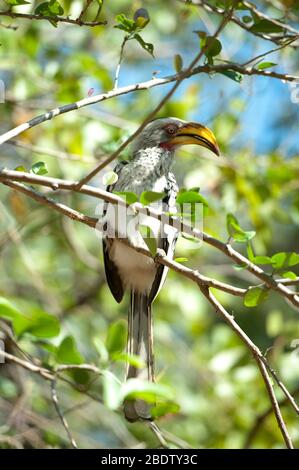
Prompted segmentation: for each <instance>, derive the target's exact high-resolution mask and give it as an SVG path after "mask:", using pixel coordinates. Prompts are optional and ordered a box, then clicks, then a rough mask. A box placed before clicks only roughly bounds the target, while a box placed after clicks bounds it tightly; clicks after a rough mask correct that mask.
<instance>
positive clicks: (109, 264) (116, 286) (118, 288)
mask: <svg viewBox="0 0 299 470" xmlns="http://www.w3.org/2000/svg"><path fill="white" fill-rule="evenodd" d="M127 163H128V162H126V161H123V162H120V163H118V164H117V165H116V167H115V168H114V170H113V171H114V173H116V174H117V175H118V176H119V175H120V173H121V170H122V169H123V167H124V166H125V165H126V164H127ZM113 189H114V184H110V185H109V186H107V188H106V191H109V192H112V191H113ZM107 206H108V203H107V202H105V204H104V209H103V218H105V216H106V213H107ZM103 229H104V232H105V231H106V229H107V222H105V224H104V227H103ZM111 244H112V240H111V238H109V237H107V236H104V237H103V256H104V266H105V273H106V279H107V282H108V286H109V288H110V290H111V293H112V295H113V297H114V298H115V300H116V302H118V303H120V302H121V301H122V298H123V296H124V286H123V283H122V280H121V277H120V275H119V272H118V269H117V266H116V265H115V263H114V262H113V261H112V260H111V259H110V257H109V248H110V247H111Z"/></svg>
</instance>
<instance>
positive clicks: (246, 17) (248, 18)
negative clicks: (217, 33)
mask: <svg viewBox="0 0 299 470" xmlns="http://www.w3.org/2000/svg"><path fill="white" fill-rule="evenodd" d="M242 21H243V23H251V22H252V21H253V18H252V16H249V15H244V16H242Z"/></svg>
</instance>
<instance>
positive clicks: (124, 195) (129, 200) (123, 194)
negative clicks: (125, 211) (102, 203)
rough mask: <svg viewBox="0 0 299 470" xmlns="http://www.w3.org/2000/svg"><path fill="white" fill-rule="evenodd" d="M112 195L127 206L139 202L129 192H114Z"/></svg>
mask: <svg viewBox="0 0 299 470" xmlns="http://www.w3.org/2000/svg"><path fill="white" fill-rule="evenodd" d="M114 194H117V195H118V196H120V197H121V198H122V199H123V200H124V201H125V202H126V203H127V204H134V203H135V202H138V201H139V197H138V196H137V194H135V193H133V192H131V191H114Z"/></svg>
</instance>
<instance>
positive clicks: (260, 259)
mask: <svg viewBox="0 0 299 470" xmlns="http://www.w3.org/2000/svg"><path fill="white" fill-rule="evenodd" d="M247 254H248V258H249V260H250V261H251V262H252V263H255V264H272V260H271V258H270V256H254V253H253V250H252V246H251V243H250V242H249V243H248V245H247Z"/></svg>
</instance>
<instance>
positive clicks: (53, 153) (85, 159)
mask: <svg viewBox="0 0 299 470" xmlns="http://www.w3.org/2000/svg"><path fill="white" fill-rule="evenodd" d="M6 143H7V144H8V145H13V146H14V147H19V148H22V149H24V150H28V151H30V152H34V153H39V154H42V155H48V156H49V157H55V158H59V159H61V160H71V161H77V162H81V163H95V162H96V159H95V158H93V157H92V156H91V155H87V156H84V155H83V156H82V157H81V155H78V154H75V153H67V152H62V151H60V150H53V149H48V148H44V147H39V146H38V145H31V144H27V143H25V142H22V141H20V140H9V141H8V142H6Z"/></svg>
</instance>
